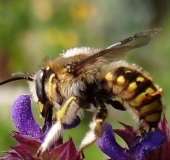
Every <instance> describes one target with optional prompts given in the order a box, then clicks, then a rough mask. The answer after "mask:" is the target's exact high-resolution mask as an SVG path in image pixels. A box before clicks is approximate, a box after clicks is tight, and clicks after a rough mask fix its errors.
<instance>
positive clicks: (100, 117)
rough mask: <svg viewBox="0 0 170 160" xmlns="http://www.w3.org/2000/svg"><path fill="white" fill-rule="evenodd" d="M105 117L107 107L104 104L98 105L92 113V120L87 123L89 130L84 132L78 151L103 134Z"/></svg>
mask: <svg viewBox="0 0 170 160" xmlns="http://www.w3.org/2000/svg"><path fill="white" fill-rule="evenodd" d="M106 117H107V109H106V107H105V106H103V107H98V108H97V110H96V112H95V113H94V116H93V120H92V122H91V123H90V124H89V127H90V131H89V132H87V133H86V135H85V137H84V138H83V140H82V142H81V144H80V146H79V152H82V150H83V149H84V148H86V147H88V146H90V145H91V144H93V143H94V142H95V141H96V140H97V139H99V138H101V137H102V134H103V123H104V121H105V119H106Z"/></svg>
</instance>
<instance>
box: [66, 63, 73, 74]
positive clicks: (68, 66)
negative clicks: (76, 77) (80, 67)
mask: <svg viewBox="0 0 170 160" xmlns="http://www.w3.org/2000/svg"><path fill="white" fill-rule="evenodd" d="M65 67H66V68H67V71H68V72H69V73H70V72H72V71H73V68H74V67H73V65H72V64H66V65H65Z"/></svg>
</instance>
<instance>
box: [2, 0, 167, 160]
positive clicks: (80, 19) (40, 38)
mask: <svg viewBox="0 0 170 160" xmlns="http://www.w3.org/2000/svg"><path fill="white" fill-rule="evenodd" d="M169 15H170V8H169V3H168V1H167V0H162V1H159V0H147V1H146V0H138V1H135V0H126V1H119V0H107V1H103V0H94V1H90V0H82V1H79V0H74V1H69V0H62V1H61V0H22V1H21V0H15V1H12V0H1V1H0V73H1V74H0V80H4V79H6V78H9V77H10V74H11V73H12V72H15V71H18V70H23V71H28V72H35V71H36V70H37V69H38V68H39V66H40V64H41V62H42V60H43V58H44V57H46V56H49V57H52V58H55V57H57V55H58V54H60V53H62V52H63V50H66V49H68V48H70V47H76V46H90V47H96V48H105V47H107V46H109V45H111V44H113V43H114V42H116V41H119V40H121V39H123V38H126V37H128V36H130V35H133V34H134V33H138V32H140V31H144V30H148V29H150V28H156V27H161V28H163V30H162V31H161V32H160V33H159V34H158V35H157V36H155V37H154V38H153V40H152V42H151V43H150V44H149V45H148V46H146V47H144V48H141V49H138V50H135V51H133V52H132V53H130V54H129V56H128V61H131V62H133V63H136V64H138V65H140V66H142V67H143V68H144V70H146V71H147V72H149V73H150V75H152V77H153V78H154V79H155V81H156V83H158V84H159V85H160V86H161V87H162V88H163V91H164V104H165V106H166V108H167V109H166V111H165V112H166V115H167V119H168V120H169V121H170V114H169V113H170V109H169V108H168V106H170V98H168V95H169V94H170V84H169V78H170V74H169V68H170V63H169V62H170V55H169V50H170V45H169V43H170V40H169V37H170V31H169V25H170V21H169ZM137 52H138V54H136V53H137ZM23 84H24V83H22V85H21V82H16V83H15V82H14V83H13V85H12V84H9V85H5V86H2V87H1V90H0V95H1V102H0V107H1V113H0V128H1V136H0V150H6V149H8V148H9V146H11V145H12V143H14V142H12V138H10V137H9V134H10V133H11V131H12V130H14V128H13V127H12V121H11V118H10V105H11V104H12V102H13V101H14V99H15V98H16V97H17V96H18V95H19V94H22V93H24V92H23V90H24V91H25V90H26V92H27V93H29V91H28V87H27V86H25V87H26V88H25V89H22V87H23V86H24V85H23ZM14 85H15V86H16V87H15V86H14ZM19 88H20V89H19ZM109 109H110V111H109V113H110V115H109V118H108V119H107V121H109V122H113V126H114V128H118V127H119V126H118V124H117V122H116V120H119V121H122V122H129V124H132V121H130V120H129V119H131V118H130V117H131V116H130V115H129V114H127V113H122V112H120V111H118V112H117V111H116V110H114V109H112V108H109ZM35 111H37V108H36V107H35ZM1 115H2V116H1ZM36 117H38V113H37V115H36ZM113 117H114V118H113ZM90 118H91V115H89V113H87V114H86V117H85V118H84V120H83V122H82V124H81V125H79V127H77V128H76V129H75V130H71V131H67V132H66V138H67V137H68V136H69V135H71V136H72V135H73V137H74V139H75V141H76V142H77V145H78V144H79V143H80V141H81V139H82V137H83V136H84V135H85V132H86V131H87V130H88V125H87V124H88V123H89V121H90ZM37 119H39V118H37ZM85 155H86V159H89V160H90V159H99V160H100V159H104V155H103V154H102V153H101V152H100V151H99V150H98V148H97V147H96V146H95V145H93V146H92V147H89V148H87V149H86V150H85Z"/></svg>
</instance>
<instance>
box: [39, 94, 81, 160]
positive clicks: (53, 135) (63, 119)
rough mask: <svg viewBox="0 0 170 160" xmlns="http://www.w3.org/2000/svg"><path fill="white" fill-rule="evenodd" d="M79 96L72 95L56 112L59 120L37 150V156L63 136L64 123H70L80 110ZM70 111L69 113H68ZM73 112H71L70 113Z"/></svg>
mask: <svg viewBox="0 0 170 160" xmlns="http://www.w3.org/2000/svg"><path fill="white" fill-rule="evenodd" d="M76 100H77V97H74V96H73V97H70V98H69V99H68V100H67V101H66V103H65V104H64V105H63V106H62V107H61V109H60V110H59V111H57V112H56V119H57V122H56V123H55V124H54V125H53V126H52V127H51V129H50V130H49V132H48V133H47V135H46V137H45V140H44V142H43V143H42V144H41V146H40V148H39V149H38V151H37V154H36V158H37V159H38V158H39V157H40V156H41V155H42V153H43V152H45V151H46V150H47V149H48V148H49V147H50V146H51V145H52V144H54V142H56V141H57V140H58V139H59V138H60V137H62V136H63V124H70V123H71V122H72V121H73V120H74V118H75V116H76V113H77V111H78V110H79V106H78V105H76V103H75V102H76ZM68 112H69V113H68ZM70 113H71V114H70Z"/></svg>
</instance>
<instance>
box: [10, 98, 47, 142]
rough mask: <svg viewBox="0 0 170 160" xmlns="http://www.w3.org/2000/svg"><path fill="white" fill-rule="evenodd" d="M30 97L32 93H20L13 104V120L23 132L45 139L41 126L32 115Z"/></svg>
mask: <svg viewBox="0 0 170 160" xmlns="http://www.w3.org/2000/svg"><path fill="white" fill-rule="evenodd" d="M30 98H31V96H30V95H20V96H19V97H18V98H17V99H16V100H15V101H14V103H13V105H12V120H13V122H14V125H15V127H16V128H17V129H18V131H19V132H20V133H21V134H23V135H28V136H30V137H32V138H35V139H38V140H43V138H44V136H43V134H42V132H41V128H40V127H39V125H38V124H37V123H36V122H35V119H34V117H33V115H32V111H31V100H30Z"/></svg>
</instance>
